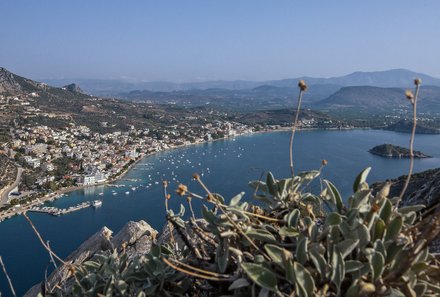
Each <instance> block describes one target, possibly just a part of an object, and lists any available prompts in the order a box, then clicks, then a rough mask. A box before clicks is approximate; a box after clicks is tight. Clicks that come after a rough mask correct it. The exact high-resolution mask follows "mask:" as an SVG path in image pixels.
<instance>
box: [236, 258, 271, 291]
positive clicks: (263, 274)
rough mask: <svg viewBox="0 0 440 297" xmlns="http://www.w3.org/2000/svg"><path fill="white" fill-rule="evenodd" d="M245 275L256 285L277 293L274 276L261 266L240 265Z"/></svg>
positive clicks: (251, 264) (252, 264)
mask: <svg viewBox="0 0 440 297" xmlns="http://www.w3.org/2000/svg"><path fill="white" fill-rule="evenodd" d="M241 267H242V268H243V270H244V272H245V273H246V275H247V276H248V277H249V278H250V279H251V280H252V281H253V282H254V283H256V284H257V285H259V286H260V287H262V288H266V289H268V290H270V291H273V292H278V287H277V278H276V276H275V274H274V273H273V272H272V271H270V270H269V269H267V268H266V267H264V266H263V265H261V264H254V263H241Z"/></svg>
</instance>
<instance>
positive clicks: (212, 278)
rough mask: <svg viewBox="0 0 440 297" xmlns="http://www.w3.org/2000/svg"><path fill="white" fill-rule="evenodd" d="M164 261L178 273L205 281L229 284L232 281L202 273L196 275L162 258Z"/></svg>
mask: <svg viewBox="0 0 440 297" xmlns="http://www.w3.org/2000/svg"><path fill="white" fill-rule="evenodd" d="M162 260H163V261H164V262H165V264H167V265H168V266H170V267H171V268H173V269H175V270H177V271H180V272H182V273H185V274H188V275H191V276H194V277H198V278H203V279H206V280H211V281H217V282H225V281H227V282H228V281H231V280H230V279H229V278H218V277H214V276H208V275H203V274H200V273H196V272H193V271H189V270H186V269H183V268H181V267H179V266H177V265H174V264H173V263H171V262H170V261H169V260H168V259H167V258H165V257H162Z"/></svg>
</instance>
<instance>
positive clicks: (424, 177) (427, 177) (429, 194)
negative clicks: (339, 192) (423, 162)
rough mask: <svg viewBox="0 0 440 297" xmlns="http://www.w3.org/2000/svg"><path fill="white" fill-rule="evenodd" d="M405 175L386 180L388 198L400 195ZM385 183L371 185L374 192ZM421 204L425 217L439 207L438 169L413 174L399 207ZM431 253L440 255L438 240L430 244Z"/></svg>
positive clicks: (439, 169)
mask: <svg viewBox="0 0 440 297" xmlns="http://www.w3.org/2000/svg"><path fill="white" fill-rule="evenodd" d="M405 180H406V175H403V176H400V177H399V178H396V179H392V180H388V181H387V182H390V183H391V188H390V194H389V197H397V196H399V195H400V192H401V191H402V188H403V186H404V184H405ZM384 185H385V182H380V183H375V184H373V185H372V187H373V189H374V190H375V191H378V190H380V189H381V188H382V187H383V186H384ZM417 204H423V205H425V206H426V208H425V209H426V210H429V211H428V213H425V215H429V214H430V213H431V212H432V211H433V210H434V209H436V208H438V207H440V168H437V169H432V170H427V171H423V172H420V173H416V174H413V175H412V177H411V180H410V183H409V185H408V189H407V191H406V193H405V195H404V196H403V199H402V203H401V206H408V205H417ZM431 251H432V252H433V253H440V238H439V239H437V240H435V241H434V242H433V243H432V244H431Z"/></svg>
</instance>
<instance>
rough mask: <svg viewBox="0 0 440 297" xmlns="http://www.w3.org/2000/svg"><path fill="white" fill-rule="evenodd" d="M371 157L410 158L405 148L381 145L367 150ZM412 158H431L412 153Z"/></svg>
mask: <svg viewBox="0 0 440 297" xmlns="http://www.w3.org/2000/svg"><path fill="white" fill-rule="evenodd" d="M369 152H370V153H372V154H373V155H377V156H381V157H385V158H410V157H411V155H410V151H409V149H407V148H404V147H401V146H398V145H392V144H382V145H378V146H375V147H373V148H372V149H370V150H369ZM414 158H416V159H423V158H431V157H430V156H428V155H425V154H424V153H422V152H419V151H414Z"/></svg>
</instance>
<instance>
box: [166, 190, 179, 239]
mask: <svg viewBox="0 0 440 297" xmlns="http://www.w3.org/2000/svg"><path fill="white" fill-rule="evenodd" d="M163 196H164V198H165V210H166V212H167V215H168V210H169V207H168V194H167V186H166V185H165V184H163ZM167 225H168V230H169V232H170V237H171V241H172V243H173V247H174V245H175V242H176V241H175V240H174V235H173V226H172V224H171V223H170V222H168V223H167Z"/></svg>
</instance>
